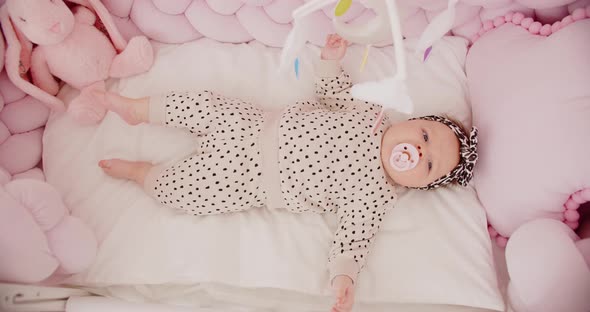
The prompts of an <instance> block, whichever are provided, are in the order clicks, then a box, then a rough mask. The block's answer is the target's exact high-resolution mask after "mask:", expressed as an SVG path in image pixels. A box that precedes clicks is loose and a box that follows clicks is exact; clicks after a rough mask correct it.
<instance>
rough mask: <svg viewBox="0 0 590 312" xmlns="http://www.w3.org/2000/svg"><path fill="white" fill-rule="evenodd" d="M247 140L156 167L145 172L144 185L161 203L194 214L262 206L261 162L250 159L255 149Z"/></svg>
mask: <svg viewBox="0 0 590 312" xmlns="http://www.w3.org/2000/svg"><path fill="white" fill-rule="evenodd" d="M244 142H245V143H244V146H242V145H230V144H228V145H224V146H217V147H215V148H214V149H213V150H212V151H211V152H206V153H202V154H195V155H192V156H189V157H188V158H186V159H184V160H181V161H179V162H177V163H176V164H174V165H172V166H170V167H163V166H156V167H153V168H151V169H150V170H149V172H148V173H147V174H146V176H145V182H144V189H145V190H146V192H148V193H149V194H151V196H152V197H153V198H154V199H156V200H157V201H158V202H160V203H161V204H163V205H165V206H168V207H172V208H175V209H179V210H182V211H184V212H186V213H188V214H192V215H212V214H221V213H229V212H236V211H242V210H247V209H249V208H251V207H261V206H263V205H264V200H265V196H264V193H263V191H262V189H261V188H260V187H259V181H258V180H259V178H260V174H261V173H260V166H258V164H257V163H255V162H253V161H251V160H250V159H251V158H253V157H254V155H255V153H256V152H255V151H252V148H250V150H247V149H246V147H248V146H250V141H244ZM232 143H235V144H241V141H235V142H232ZM242 147H244V148H242Z"/></svg>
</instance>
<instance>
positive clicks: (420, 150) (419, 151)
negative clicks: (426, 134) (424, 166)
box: [416, 144, 422, 158]
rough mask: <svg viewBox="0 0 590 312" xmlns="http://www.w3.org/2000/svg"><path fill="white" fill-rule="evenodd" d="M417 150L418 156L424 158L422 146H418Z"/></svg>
mask: <svg viewBox="0 0 590 312" xmlns="http://www.w3.org/2000/svg"><path fill="white" fill-rule="evenodd" d="M416 148H417V149H418V153H419V154H418V155H419V156H420V158H422V146H421V145H420V144H418V145H416Z"/></svg>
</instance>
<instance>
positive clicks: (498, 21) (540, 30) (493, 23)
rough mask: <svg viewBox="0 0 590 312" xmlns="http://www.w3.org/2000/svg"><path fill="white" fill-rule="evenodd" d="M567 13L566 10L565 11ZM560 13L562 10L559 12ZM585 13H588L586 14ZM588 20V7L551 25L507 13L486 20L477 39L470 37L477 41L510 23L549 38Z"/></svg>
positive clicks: (578, 9)
mask: <svg viewBox="0 0 590 312" xmlns="http://www.w3.org/2000/svg"><path fill="white" fill-rule="evenodd" d="M566 11H567V10H566ZM560 12H562V10H560ZM587 12H589V13H588V14H587ZM587 18H590V5H589V6H588V7H587V8H584V7H580V8H576V9H574V10H573V11H572V13H571V14H569V15H566V16H564V17H563V19H562V20H561V21H559V20H558V21H555V22H554V23H553V24H542V23H541V22H538V21H535V20H534V19H533V18H531V17H525V16H524V15H523V14H522V13H520V12H517V13H513V12H508V13H506V15H505V16H498V17H496V18H494V19H493V20H486V21H484V22H483V24H482V27H481V29H480V30H479V32H478V37H477V38H475V37H471V40H472V42H475V40H477V39H479V38H480V37H481V36H482V35H483V34H485V33H486V32H488V31H490V30H492V29H494V28H497V27H500V26H502V25H504V23H506V22H508V23H512V24H514V25H520V26H521V27H522V28H524V29H526V30H528V32H530V33H531V34H533V35H537V34H540V35H542V36H549V35H551V34H552V33H554V32H557V31H559V30H561V29H562V28H563V27H565V26H568V25H570V24H571V23H573V22H574V21H579V20H583V19H587Z"/></svg>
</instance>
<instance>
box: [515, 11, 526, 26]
mask: <svg viewBox="0 0 590 312" xmlns="http://www.w3.org/2000/svg"><path fill="white" fill-rule="evenodd" d="M523 19H524V14H522V13H520V12H516V13H514V16H512V23H514V24H515V25H520V23H522V20H523Z"/></svg>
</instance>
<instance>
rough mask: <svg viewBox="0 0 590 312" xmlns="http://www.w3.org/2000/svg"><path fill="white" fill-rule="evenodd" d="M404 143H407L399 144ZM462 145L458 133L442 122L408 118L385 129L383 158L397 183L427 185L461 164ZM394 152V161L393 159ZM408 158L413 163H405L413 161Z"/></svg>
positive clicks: (382, 149) (382, 148) (387, 169)
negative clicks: (460, 151)
mask: <svg viewBox="0 0 590 312" xmlns="http://www.w3.org/2000/svg"><path fill="white" fill-rule="evenodd" d="M402 143H405V144H406V145H399V144H402ZM459 146H460V145H459V140H458V139H457V137H456V136H455V133H453V131H452V130H451V129H450V128H449V127H447V126H445V125H444V124H442V123H440V122H437V121H429V120H409V121H404V122H400V123H397V124H394V125H392V126H391V127H389V128H388V129H387V130H386V131H385V135H384V136H383V139H382V141H381V162H382V163H383V166H384V168H385V171H386V172H387V174H388V175H389V177H390V178H391V179H392V180H393V181H394V182H395V183H397V184H400V185H403V186H406V187H424V186H427V185H428V184H430V183H432V182H434V181H435V180H437V179H439V178H441V177H442V176H444V175H446V174H447V173H449V172H451V170H453V169H454V168H455V167H456V166H457V164H459V160H460V157H459ZM396 147H397V148H396ZM394 148H396V150H395V151H394V150H393V149H394ZM392 154H393V156H394V157H393V159H394V164H392V163H391V159H392ZM400 155H401V157H402V158H400ZM406 160H408V161H411V162H412V165H409V167H407V166H406V167H404V165H405V164H409V162H406ZM400 168H402V169H400Z"/></svg>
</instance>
